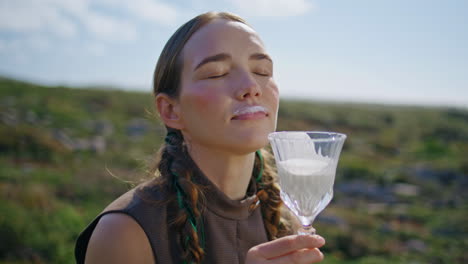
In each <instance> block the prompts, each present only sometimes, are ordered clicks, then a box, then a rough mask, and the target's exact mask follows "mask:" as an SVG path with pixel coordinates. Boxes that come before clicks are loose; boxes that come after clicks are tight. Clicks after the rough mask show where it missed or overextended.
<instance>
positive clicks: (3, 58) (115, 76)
mask: <svg viewBox="0 0 468 264" xmlns="http://www.w3.org/2000/svg"><path fill="white" fill-rule="evenodd" d="M207 11H228V12H233V13H236V14H238V15H240V16H242V17H243V18H245V19H246V20H247V21H248V23H249V24H250V25H252V27H253V28H254V29H255V30H256V31H257V32H258V33H259V35H260V37H261V38H262V39H263V41H264V43H265V45H266V49H267V51H268V53H269V54H270V55H271V56H272V58H273V60H274V78H275V80H276V81H277V83H278V85H279V87H280V95H281V97H282V98H298V99H311V100H325V101H338V102H366V103H378V104H380V103H385V104H417V105H437V106H454V107H463V108H468V1H466V0H445V1H442V0H438V1H435V0H217V1H211V0H187V1H182V0H132V1H128V0H0V75H2V76H7V77H12V78H17V79H21V80H27V81H32V82H38V83H41V84H46V85H69V86H90V85H99V86H112V87H118V88H122V89H128V90H139V91H147V92H150V91H151V81H152V74H153V70H154V67H155V64H156V61H157V59H158V56H159V54H160V52H161V50H162V47H163V46H164V44H165V42H166V41H167V40H168V38H169V37H170V36H171V35H172V33H173V32H174V31H175V30H176V29H177V28H178V27H179V26H180V25H182V24H183V23H185V22H186V21H187V20H189V19H191V18H192V17H194V16H196V15H198V14H200V13H203V12H207Z"/></svg>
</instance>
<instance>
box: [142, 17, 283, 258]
mask: <svg viewBox="0 0 468 264" xmlns="http://www.w3.org/2000/svg"><path fill="white" fill-rule="evenodd" d="M216 18H221V19H226V20H231V21H236V22H240V23H244V24H247V23H246V22H245V21H244V20H243V19H242V18H240V17H238V16H236V15H233V14H230V13H225V12H208V13H205V14H202V15H199V16H197V17H195V18H193V19H191V20H190V21H188V22H187V23H185V24H184V25H182V26H181V27H180V28H179V29H178V30H177V31H176V32H175V33H174V35H172V37H171V38H170V39H169V41H168V42H167V43H166V45H165V47H164V48H163V50H162V52H161V55H160V57H159V60H158V63H157V65H156V69H155V72H154V76H153V93H154V95H155V96H156V95H158V94H160V93H164V94H166V95H168V96H170V97H172V98H177V97H178V96H179V93H180V78H181V71H182V55H181V51H182V49H183V47H184V45H185V43H186V42H187V41H188V39H189V38H190V37H191V36H192V35H193V34H194V33H195V32H196V31H197V30H199V29H200V28H201V27H203V26H204V25H206V24H208V23H209V22H211V21H212V20H214V19H216ZM166 128H167V137H166V140H165V144H163V146H162V147H161V149H160V151H159V155H158V158H157V159H156V162H155V165H154V166H153V168H152V170H150V173H151V174H154V175H158V179H157V180H156V181H154V184H158V185H161V186H163V188H164V189H166V190H169V192H168V195H167V198H166V199H167V201H165V202H167V203H168V204H171V206H173V207H174V208H176V210H175V213H174V215H173V217H172V221H171V222H170V225H171V227H172V228H173V229H174V230H175V231H176V236H177V241H178V243H179V245H180V246H181V249H182V257H183V259H185V260H186V262H187V263H200V262H201V261H202V259H203V256H204V254H205V252H204V249H203V248H204V237H203V236H204V232H203V218H202V212H203V207H202V206H203V204H205V203H204V199H205V197H204V195H203V186H200V185H198V184H197V183H195V182H194V181H192V176H193V173H194V172H193V167H192V163H191V162H192V160H191V158H190V156H189V154H188V150H187V146H186V145H185V142H184V138H183V135H182V133H181V132H180V131H179V130H177V129H173V128H170V127H166ZM272 160H273V159H272V155H271V154H270V153H269V152H268V151H265V150H259V151H257V156H256V159H255V164H254V170H253V177H256V178H257V181H256V182H257V190H259V192H258V194H257V196H258V199H259V203H260V205H261V211H262V215H263V220H264V224H265V229H266V231H267V234H268V238H269V239H270V240H273V239H276V238H277V237H280V236H284V235H285V234H287V233H288V232H289V230H290V228H289V226H288V225H287V224H286V223H287V221H285V220H284V219H283V218H282V208H283V207H282V201H281V198H280V195H279V193H280V192H279V186H278V184H277V183H276V173H275V170H274V168H273V166H272V165H271V162H272Z"/></svg>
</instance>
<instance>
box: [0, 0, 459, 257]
mask: <svg viewBox="0 0 468 264" xmlns="http://www.w3.org/2000/svg"><path fill="white" fill-rule="evenodd" d="M209 10H225V11H230V12H234V13H237V14H239V15H241V16H243V17H244V18H246V19H247V21H248V22H249V23H250V24H251V25H252V26H253V27H254V28H255V29H256V30H257V32H259V34H260V36H261V37H262V39H263V40H264V42H265V45H266V47H267V50H268V52H269V53H270V54H271V56H272V57H273V60H274V62H275V79H276V80H277V82H278V83H279V86H280V91H281V105H280V112H279V120H278V130H328V131H337V132H342V133H346V134H347V135H348V139H347V141H346V143H345V146H344V149H343V153H342V156H341V159H340V163H339V166H338V172H337V173H338V174H337V177H336V182H335V197H334V199H333V201H332V202H331V204H330V206H329V207H328V208H327V209H326V210H324V212H323V213H322V214H320V216H319V218H318V220H317V221H316V224H315V225H316V228H317V230H319V232H320V234H321V235H322V236H324V237H325V238H326V239H327V245H326V246H325V247H324V249H323V251H324V253H325V256H326V259H325V261H324V263H332V264H333V263H351V264H371V263H377V264H379V263H467V262H468V253H467V252H466V248H468V213H467V212H468V210H467V209H468V203H467V201H468V193H467V192H466V189H467V188H468V155H467V153H468V74H467V73H468V49H467V48H466V47H468V31H467V30H466V29H465V27H466V25H467V24H468V2H466V1H463V0H458V1H457V0H449V1H432V0H429V1H422V0H414V1H400V0H395V1H371V0H368V1H364V0H355V1H320V0H316V1H311V0H309V1H308V0H289V1H285V0H284V1H282V0H270V1H266V0H249V1H247V0H237V1H236V0H221V1H208V0H191V1H178V0H176V1H167V0H158V1H156V0H138V1H123V0H94V1H90V0H16V1H13V0H1V1H0V62H1V63H0V263H74V260H73V247H74V242H75V239H76V237H77V235H78V234H79V232H80V231H82V230H83V229H84V227H85V226H86V225H87V224H88V223H89V222H90V221H91V220H92V219H93V218H94V217H95V216H96V215H97V214H98V213H99V212H100V211H101V210H102V209H103V208H104V207H105V206H106V205H107V204H108V203H109V202H111V201H112V200H113V199H115V198H116V197H118V196H119V195H120V194H121V193H123V192H125V191H126V190H128V189H129V188H131V187H132V186H133V185H134V184H136V183H137V182H139V181H141V180H143V179H144V178H145V176H146V174H145V172H146V170H147V165H148V163H149V162H150V161H151V159H152V157H153V156H154V154H155V152H156V151H157V149H158V148H159V145H160V144H161V142H162V140H163V137H164V134H165V130H164V126H163V125H162V124H161V123H160V121H159V120H158V119H157V118H156V116H155V115H154V108H153V105H152V96H151V93H150V91H151V78H152V71H153V70H154V66H155V64H156V61H157V58H158V56H159V53H160V51H161V49H162V47H163V45H164V44H165V42H166V41H167V39H168V38H169V37H170V35H171V34H172V33H173V32H174V31H175V30H176V29H177V28H178V27H179V26H180V25H181V24H182V23H184V22H185V21H187V20H188V19H190V18H192V17H193V16H195V15H197V14H199V13H202V12H206V11H209Z"/></svg>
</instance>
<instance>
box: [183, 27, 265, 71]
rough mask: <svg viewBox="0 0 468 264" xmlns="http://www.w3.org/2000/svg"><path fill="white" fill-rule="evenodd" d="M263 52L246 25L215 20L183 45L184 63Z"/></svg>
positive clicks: (258, 41)
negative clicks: (221, 55) (215, 56)
mask: <svg viewBox="0 0 468 264" xmlns="http://www.w3.org/2000/svg"><path fill="white" fill-rule="evenodd" d="M253 52H264V46H263V42H262V41H261V39H260V37H259V36H258V34H257V33H256V32H255V31H254V30H253V29H252V28H251V27H249V26H247V25H246V24H243V23H241V22H236V21H230V20H225V19H215V20H213V21H211V22H210V23H208V24H207V25H205V26H203V27H202V28H200V29H199V30H198V31H197V32H195V33H194V34H193V35H192V37H191V38H190V39H189V40H188V41H187V43H186V44H185V46H184V48H183V50H182V54H183V58H184V62H189V63H196V62H199V61H201V60H203V59H204V58H206V57H207V56H211V55H215V54H219V53H228V54H231V55H232V56H233V57H234V56H241V55H242V54H251V53H253Z"/></svg>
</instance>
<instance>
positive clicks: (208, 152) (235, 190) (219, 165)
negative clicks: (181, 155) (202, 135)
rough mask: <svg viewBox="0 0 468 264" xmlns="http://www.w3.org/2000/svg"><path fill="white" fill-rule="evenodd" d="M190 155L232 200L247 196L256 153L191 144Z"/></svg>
mask: <svg viewBox="0 0 468 264" xmlns="http://www.w3.org/2000/svg"><path fill="white" fill-rule="evenodd" d="M189 153H190V156H191V157H192V159H193V160H194V161H195V163H196V164H197V166H198V167H199V168H200V170H201V171H202V172H203V173H204V174H205V176H206V177H207V178H208V179H209V180H210V181H211V182H213V183H214V184H215V185H216V187H218V189H220V190H221V191H222V192H223V193H224V194H226V196H228V197H229V198H230V199H232V200H240V199H242V198H244V197H245V194H246V191H247V187H248V185H249V182H250V178H251V177H252V171H253V166H254V162H255V153H254V152H252V153H248V154H245V155H234V154H232V153H226V152H220V151H213V149H206V148H203V147H200V146H193V145H192V146H191V147H190V149H189Z"/></svg>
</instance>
